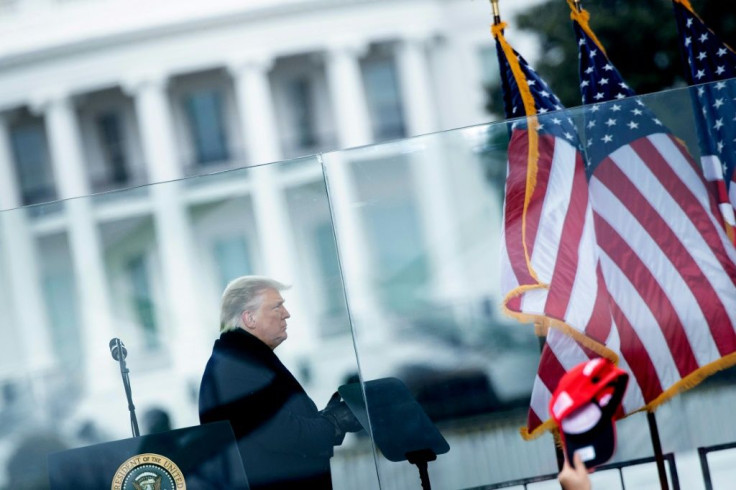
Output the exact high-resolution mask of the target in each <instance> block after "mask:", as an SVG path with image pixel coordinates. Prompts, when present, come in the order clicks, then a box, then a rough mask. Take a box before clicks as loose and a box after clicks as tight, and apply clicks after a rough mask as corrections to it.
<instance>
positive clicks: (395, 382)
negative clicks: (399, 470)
mask: <svg viewBox="0 0 736 490" xmlns="http://www.w3.org/2000/svg"><path fill="white" fill-rule="evenodd" d="M364 389H365V400H364V399H363V390H362V389H361V386H360V383H350V384H346V385H342V386H340V387H339V388H338V390H337V391H338V392H339V393H340V396H342V398H343V400H345V403H346V404H347V405H348V407H350V410H351V411H352V412H353V414H354V415H355V417H356V418H357V419H358V421H359V422H360V424H361V425H362V426H363V428H364V429H365V430H366V431H367V432H368V433H370V434H372V435H373V441H374V442H375V444H376V446H378V449H380V450H381V453H382V454H383V455H384V456H385V457H386V459H388V460H389V461H394V462H398V461H408V462H409V463H411V464H413V465H416V467H417V469H418V470H419V477H420V479H421V482H422V488H423V489H425V490H429V489H430V488H431V486H430V481H429V472H428V469H427V464H428V462H429V461H434V460H435V459H437V455H438V454H444V453H446V452H448V451H449V450H450V445H449V444H448V443H447V441H446V440H445V438H444V437H443V436H442V434H441V433H440V431H439V430H438V429H437V427H435V425H434V424H433V423H432V421H431V420H430V419H429V416H428V415H427V414H426V412H425V411H424V409H423V408H422V407H421V405H419V403H418V402H417V401H416V400H415V399H414V397H413V396H412V395H411V393H410V392H409V389H408V388H407V387H406V385H405V384H404V383H403V382H401V380H399V379H397V378H381V379H375V380H370V381H366V382H365V383H364Z"/></svg>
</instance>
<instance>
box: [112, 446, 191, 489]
mask: <svg viewBox="0 0 736 490" xmlns="http://www.w3.org/2000/svg"><path fill="white" fill-rule="evenodd" d="M186 488H187V485H186V482H185V481H184V475H183V474H182V472H181V470H180V469H179V467H178V466H176V463H174V462H173V461H171V460H170V459H169V458H167V457H166V456H161V455H160V454H153V453H145V454H139V455H137V456H133V457H132V458H129V459H128V460H127V461H125V462H124V463H123V464H121V465H120V468H118V471H116V472H115V476H114V477H113V479H112V487H111V490H186Z"/></svg>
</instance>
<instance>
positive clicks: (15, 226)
mask: <svg viewBox="0 0 736 490" xmlns="http://www.w3.org/2000/svg"><path fill="white" fill-rule="evenodd" d="M19 189H20V182H19V180H18V178H17V176H16V173H15V168H14V166H13V157H12V154H11V151H10V143H9V135H8V128H7V122H6V120H5V117H3V116H2V115H0V210H5V211H1V212H0V233H2V235H0V249H1V250H2V259H3V260H4V261H5V270H7V271H8V283H9V284H8V285H9V288H8V289H9V293H10V296H11V299H10V301H11V303H12V304H13V312H14V317H15V319H16V323H15V325H14V329H15V330H16V331H17V332H18V336H19V338H20V339H21V342H22V344H23V345H21V346H20V347H21V349H22V350H23V352H24V356H23V357H24V359H25V361H26V362H27V366H28V368H29V371H31V372H36V371H40V370H44V369H47V368H49V367H50V366H51V365H52V364H53V363H54V352H53V351H52V349H51V332H50V330H49V322H48V316H47V311H46V304H45V302H44V298H43V283H42V280H41V274H40V270H39V266H38V262H37V257H38V250H37V248H36V240H35V237H34V236H33V233H32V231H31V230H30V228H29V226H28V221H27V217H26V210H25V209H14V208H20V207H21V205H22V202H21V197H20V192H19ZM11 209H12V211H8V210H11Z"/></svg>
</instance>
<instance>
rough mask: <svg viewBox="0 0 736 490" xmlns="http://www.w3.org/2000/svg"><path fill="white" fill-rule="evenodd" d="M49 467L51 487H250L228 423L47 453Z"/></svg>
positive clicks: (69, 489) (58, 489)
mask: <svg viewBox="0 0 736 490" xmlns="http://www.w3.org/2000/svg"><path fill="white" fill-rule="evenodd" d="M48 468H49V482H50V485H51V490H72V489H79V488H98V489H107V488H110V489H111V490H216V489H222V490H226V489H234V490H249V486H248V481H247V479H246V476H245V470H244V469H243V462H242V460H241V458H240V453H239V452H238V446H237V444H236V442H235V435H234V434H233V430H232V428H231V427H230V424H229V423H228V422H214V423H211V424H206V425H201V426H195V427H188V428H185V429H178V430H172V431H169V432H163V433H160V434H151V435H147V436H141V437H135V438H131V439H123V440H120V441H113V442H107V443H103V444H96V445H94V446H87V447H82V448H76V449H69V450H66V451H61V452H58V453H52V454H50V455H49V456H48Z"/></svg>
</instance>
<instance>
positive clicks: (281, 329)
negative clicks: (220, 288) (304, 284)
mask: <svg viewBox="0 0 736 490" xmlns="http://www.w3.org/2000/svg"><path fill="white" fill-rule="evenodd" d="M284 289H286V286H284V285H283V284H281V283H279V282H277V281H274V280H272V279H268V278H265V277H258V276H243V277H240V278H238V279H235V280H234V281H232V282H231V283H230V284H229V285H228V286H227V288H226V289H225V292H224V293H223V297H222V305H221V310H220V331H221V334H220V338H219V339H218V340H216V341H215V345H214V347H213V349H212V356H211V357H210V359H209V361H208V362H207V367H206V368H205V372H204V375H203V377H202V383H201V386H200V393H199V418H200V422H201V423H207V422H214V421H217V420H228V421H230V424H231V425H232V428H233V431H234V432H235V437H236V438H237V441H238V448H239V450H240V454H241V457H242V459H243V466H244V468H245V472H246V476H247V477H248V481H249V484H250V487H251V489H252V490H266V489H268V490H276V489H279V490H282V489H283V490H287V489H296V488H299V489H310V490H312V489H314V490H323V489H324V490H329V489H331V488H332V479H331V476H330V458H331V457H332V454H333V446H334V445H339V444H341V443H342V441H343V438H344V437H345V433H346V432H355V431H357V430H360V428H361V427H360V424H359V423H358V421H357V420H356V419H355V417H354V416H353V415H352V413H351V412H350V409H349V408H348V407H347V406H346V405H345V402H343V401H340V399H339V396H337V394H336V395H335V396H333V397H332V399H331V400H330V401H329V403H328V404H327V407H326V408H325V409H324V410H322V411H319V410H318V409H317V407H316V405H315V404H314V402H313V401H312V399H311V398H310V397H309V396H308V395H307V393H306V392H305V391H304V389H303V388H302V386H301V385H300V384H299V382H298V381H297V380H296V378H294V376H293V375H292V374H291V372H289V370H288V369H287V368H286V367H285V366H284V365H283V364H282V363H281V361H280V360H279V358H278V357H276V354H274V352H273V350H274V349H275V348H276V347H278V346H279V344H281V343H282V342H283V341H284V340H286V337H287V333H286V326H287V325H286V320H287V319H288V318H289V317H290V315H289V312H288V310H287V309H286V307H285V306H284V298H283V297H282V296H281V291H282V290H284Z"/></svg>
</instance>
